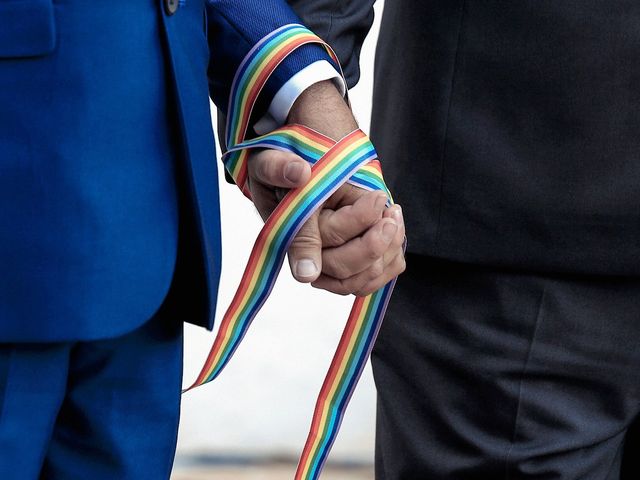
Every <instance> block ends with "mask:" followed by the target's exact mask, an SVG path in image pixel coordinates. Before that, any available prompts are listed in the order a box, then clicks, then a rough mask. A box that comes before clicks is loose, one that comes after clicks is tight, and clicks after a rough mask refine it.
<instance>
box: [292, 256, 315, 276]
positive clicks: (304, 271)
mask: <svg viewBox="0 0 640 480" xmlns="http://www.w3.org/2000/svg"><path fill="white" fill-rule="evenodd" d="M317 273H318V267H317V266H316V262H314V261H313V260H311V259H308V258H304V259H302V260H298V261H297V262H296V276H297V277H302V278H308V277H313V276H315V275H316V274H317Z"/></svg>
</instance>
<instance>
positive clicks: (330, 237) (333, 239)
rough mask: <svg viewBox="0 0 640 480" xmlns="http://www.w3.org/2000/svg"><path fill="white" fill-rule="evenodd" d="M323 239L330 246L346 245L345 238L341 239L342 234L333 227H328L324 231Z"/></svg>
mask: <svg viewBox="0 0 640 480" xmlns="http://www.w3.org/2000/svg"><path fill="white" fill-rule="evenodd" d="M324 234H325V238H326V240H327V242H328V243H329V244H330V245H343V244H344V243H346V240H345V238H344V237H343V234H342V232H340V231H339V230H338V229H337V227H335V226H334V225H332V226H330V228H328V229H326V230H325V232H324Z"/></svg>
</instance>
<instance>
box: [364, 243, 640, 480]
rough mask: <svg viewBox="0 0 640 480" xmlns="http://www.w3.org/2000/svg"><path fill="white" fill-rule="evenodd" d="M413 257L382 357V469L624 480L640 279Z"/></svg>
mask: <svg viewBox="0 0 640 480" xmlns="http://www.w3.org/2000/svg"><path fill="white" fill-rule="evenodd" d="M407 264H408V271H407V273H405V274H404V275H403V276H401V278H400V280H399V282H398V286H397V288H396V292H395V294H394V298H393V299H392V302H391V305H390V307H389V312H388V314H387V318H386V320H385V323H384V325H383V327H382V330H381V332H380V336H379V340H378V342H377V344H376V347H375V349H374V355H373V367H374V376H375V380H376V385H377V388H378V391H379V397H378V398H379V402H378V422H377V440H376V443H377V455H376V478H378V479H384V480H398V479H411V480H414V479H425V480H427V479H428V480H437V479H454V478H455V479H456V480H465V479H482V480H484V479H488V478H491V479H499V478H505V479H507V478H508V479H539V480H544V479H552V478H553V479H598V480H602V479H609V478H611V479H613V478H618V476H619V464H620V457H621V449H622V445H623V440H624V436H625V433H626V430H627V428H628V426H629V425H630V424H631V422H632V421H633V419H634V418H635V417H636V416H637V413H638V409H639V404H640V394H639V387H640V368H639V367H640V349H638V348H637V339H638V337H639V336H640V281H638V280H635V279H628V280H620V279H618V280H616V279H607V278H596V277H592V278H584V277H569V276H544V275H530V274H526V273H513V272H507V271H498V270H493V269H490V268H480V267H473V266H468V265H459V264H452V263H448V262H439V261H435V260H430V259H428V258H424V257H419V256H414V255H410V256H409V258H408V261H407Z"/></svg>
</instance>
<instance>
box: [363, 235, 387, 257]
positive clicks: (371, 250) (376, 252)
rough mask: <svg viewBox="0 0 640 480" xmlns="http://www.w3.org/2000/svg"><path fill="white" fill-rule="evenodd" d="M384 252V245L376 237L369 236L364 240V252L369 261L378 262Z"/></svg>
mask: <svg viewBox="0 0 640 480" xmlns="http://www.w3.org/2000/svg"><path fill="white" fill-rule="evenodd" d="M383 251H384V245H383V244H382V242H381V241H380V240H379V239H378V237H377V236H376V235H368V236H367V237H365V240H364V252H365V255H366V258H367V259H368V260H377V259H378V258H379V257H380V256H381V255H382V253H383Z"/></svg>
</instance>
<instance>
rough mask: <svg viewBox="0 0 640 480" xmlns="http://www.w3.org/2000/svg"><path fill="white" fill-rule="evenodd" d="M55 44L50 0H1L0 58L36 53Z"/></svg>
mask: <svg viewBox="0 0 640 480" xmlns="http://www.w3.org/2000/svg"><path fill="white" fill-rule="evenodd" d="M55 46H56V28H55V16H54V11H53V0H0V58H3V57H4V58H16V57H38V56H42V55H46V54H48V53H51V52H53V50H54V49H55Z"/></svg>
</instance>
